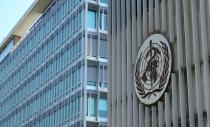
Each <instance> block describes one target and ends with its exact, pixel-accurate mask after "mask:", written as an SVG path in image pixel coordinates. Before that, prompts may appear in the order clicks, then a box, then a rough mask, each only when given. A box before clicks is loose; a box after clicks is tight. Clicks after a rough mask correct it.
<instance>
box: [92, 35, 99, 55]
mask: <svg viewBox="0 0 210 127" xmlns="http://www.w3.org/2000/svg"><path fill="white" fill-rule="evenodd" d="M97 53H98V44H97V39H96V38H93V39H92V56H94V57H96V56H97Z"/></svg>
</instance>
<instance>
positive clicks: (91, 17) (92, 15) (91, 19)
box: [88, 10, 96, 29]
mask: <svg viewBox="0 0 210 127" xmlns="http://www.w3.org/2000/svg"><path fill="white" fill-rule="evenodd" d="M88 27H89V28H93V29H96V12H95V11H92V10H88Z"/></svg>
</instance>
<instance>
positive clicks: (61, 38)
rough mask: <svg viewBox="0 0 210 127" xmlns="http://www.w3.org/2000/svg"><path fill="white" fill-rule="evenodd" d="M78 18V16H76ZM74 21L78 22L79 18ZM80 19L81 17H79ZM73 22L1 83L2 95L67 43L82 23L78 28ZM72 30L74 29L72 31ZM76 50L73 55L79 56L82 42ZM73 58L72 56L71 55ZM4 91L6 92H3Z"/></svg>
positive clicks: (66, 25)
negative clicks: (73, 27)
mask: <svg viewBox="0 0 210 127" xmlns="http://www.w3.org/2000/svg"><path fill="white" fill-rule="evenodd" d="M81 15H82V12H80V13H79V15H78V16H75V17H82V16H81ZM74 19H77V18H74ZM74 19H73V21H74V22H75V23H76V21H77V20H74ZM78 19H80V18H78ZM71 23H73V22H69V23H65V24H64V25H63V26H62V27H61V29H60V30H58V31H57V32H56V33H54V34H53V35H52V36H51V37H50V38H49V39H47V40H46V42H45V43H43V44H42V46H40V47H39V48H38V49H37V51H35V52H34V53H33V54H32V55H31V56H30V57H29V58H28V59H27V60H26V61H25V62H24V63H22V65H21V66H20V68H19V69H18V70H16V71H15V72H14V73H12V74H10V77H8V78H7V80H6V81H5V82H2V83H1V85H3V86H1V88H0V89H1V90H0V93H1V94H0V97H2V96H1V95H4V94H5V93H8V92H9V91H8V90H11V89H12V88H14V86H13V84H15V85H16V84H18V83H19V82H20V81H22V79H23V78H25V77H26V76H27V75H28V74H29V73H31V71H33V70H34V69H35V68H36V67H37V66H39V65H40V64H42V63H43V62H44V61H46V59H47V58H48V57H49V56H50V55H51V54H52V53H53V52H55V51H56V50H57V49H58V47H60V46H61V45H63V44H64V43H66V39H67V38H68V37H69V36H71V35H73V31H77V30H79V28H80V26H81V24H80V25H78V26H77V27H75V28H77V29H72V26H75V25H72V24H71ZM71 30H72V31H71ZM72 47H74V48H73V49H74V51H73V49H72V50H71V52H72V54H71V56H72V55H73V57H75V56H77V55H78V53H81V49H82V47H81V43H78V44H77V43H76V44H75V45H74V46H72ZM70 58H71V57H70ZM2 91H4V93H2Z"/></svg>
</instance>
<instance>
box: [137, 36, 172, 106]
mask: <svg viewBox="0 0 210 127" xmlns="http://www.w3.org/2000/svg"><path fill="white" fill-rule="evenodd" d="M171 57H172V56H171V50H170V46H169V44H168V41H167V39H166V38H165V37H164V36H163V35H161V34H153V35H151V36H149V37H148V38H147V39H146V40H145V42H144V43H143V45H142V47H141V49H140V50H139V52H138V56H137V58H136V64H135V70H134V81H135V83H134V84H135V90H136V94H137V96H138V98H139V99H140V100H141V101H142V102H143V103H144V104H147V105H149V104H153V103H155V102H157V101H158V100H159V99H160V97H161V96H162V95H163V93H164V91H165V89H166V87H167V84H168V81H169V78H170V73H171V63H172V58H171Z"/></svg>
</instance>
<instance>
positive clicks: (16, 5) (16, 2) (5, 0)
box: [0, 0, 34, 43]
mask: <svg viewBox="0 0 210 127" xmlns="http://www.w3.org/2000/svg"><path fill="white" fill-rule="evenodd" d="M33 2H34V0H1V1H0V5H1V7H0V12H1V13H0V43H1V42H2V41H3V39H4V38H5V37H6V36H7V34H8V33H9V32H10V31H11V30H12V28H13V27H14V26H15V25H16V23H17V22H18V20H19V19H20V18H21V17H22V16H23V14H24V13H25V12H26V10H27V9H28V8H29V7H30V6H31V4H32V3H33Z"/></svg>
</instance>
